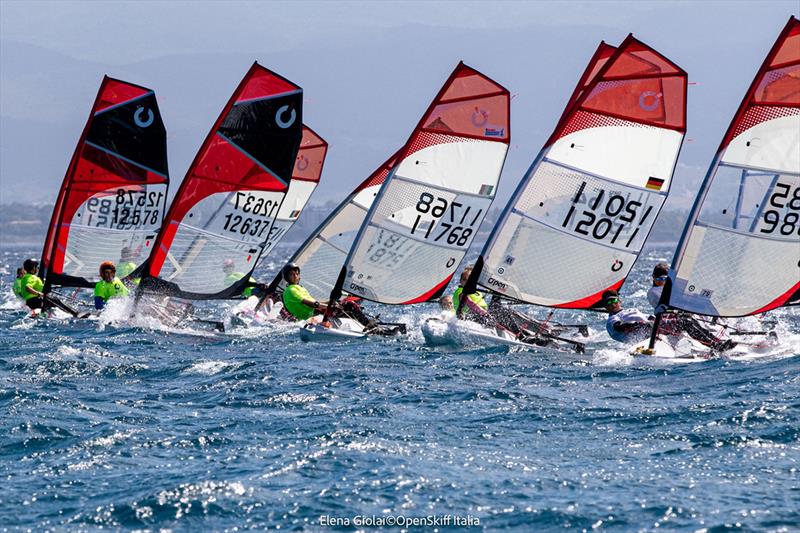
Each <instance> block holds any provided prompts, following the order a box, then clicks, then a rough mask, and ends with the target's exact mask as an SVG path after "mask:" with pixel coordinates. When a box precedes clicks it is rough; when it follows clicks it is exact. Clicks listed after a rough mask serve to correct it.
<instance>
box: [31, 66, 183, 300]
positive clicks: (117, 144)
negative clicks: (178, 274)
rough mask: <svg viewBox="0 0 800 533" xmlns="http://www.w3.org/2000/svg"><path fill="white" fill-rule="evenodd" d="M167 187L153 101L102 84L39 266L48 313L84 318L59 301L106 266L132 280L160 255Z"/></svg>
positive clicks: (137, 91) (136, 90) (139, 91)
mask: <svg viewBox="0 0 800 533" xmlns="http://www.w3.org/2000/svg"><path fill="white" fill-rule="evenodd" d="M168 186H169V173H168V170H167V138H166V131H165V129H164V123H163V122H162V120H161V114H160V113H159V110H158V103H157V102H156V97H155V93H154V92H153V91H152V90H151V89H148V88H146V87H141V86H139V85H134V84H132V83H128V82H125V81H121V80H117V79H114V78H110V77H108V76H106V77H104V78H103V81H102V83H101V84H100V89H99V91H98V93H97V97H96V98H95V101H94V104H93V105H92V110H91V114H90V116H89V120H88V121H87V122H86V126H85V127H84V130H83V133H82V134H81V137H80V140H79V141H78V145H77V147H76V149H75V152H74V154H73V156H72V159H71V161H70V164H69V167H68V168H67V172H66V175H65V176H64V181H63V182H62V184H61V188H60V189H59V192H58V198H57V200H56V203H55V206H54V208H53V214H52V216H51V218H50V224H49V226H48V230H47V236H46V238H45V243H44V248H43V250H42V260H41V275H42V278H43V281H44V292H45V294H48V295H50V297H48V298H46V300H45V304H46V306H47V305H48V304H49V305H50V306H51V307H58V308H60V309H62V310H64V311H66V312H68V313H70V314H72V315H73V316H78V315H79V314H81V315H84V314H82V313H78V312H77V311H76V310H74V309H73V308H72V307H71V306H72V304H71V303H68V302H63V301H61V300H59V299H58V298H55V295H56V294H58V289H59V288H70V287H71V288H93V287H94V285H95V283H96V282H97V281H98V280H99V274H98V268H99V267H100V264H101V263H102V262H104V261H113V262H115V263H117V273H118V275H119V277H120V278H122V279H123V281H124V280H125V278H126V277H129V275H130V274H131V273H132V272H133V270H134V269H135V268H136V267H137V266H138V265H139V264H141V262H143V261H144V259H145V258H146V257H147V256H148V255H149V253H150V250H151V249H152V248H153V247H154V242H155V239H156V234H157V232H158V229H159V228H160V227H161V222H162V219H163V215H164V209H165V206H166V201H167V187H168ZM60 296H61V297H62V299H66V297H65V295H63V294H61V295H60Z"/></svg>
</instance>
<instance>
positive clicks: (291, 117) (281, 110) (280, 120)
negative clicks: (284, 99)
mask: <svg viewBox="0 0 800 533" xmlns="http://www.w3.org/2000/svg"><path fill="white" fill-rule="evenodd" d="M287 111H289V106H288V105H283V106H281V107H279V108H278V111H277V112H276V113H275V123H276V124H277V125H278V127H279V128H281V129H284V130H285V129H286V128H288V127H289V126H291V125H292V124H294V121H295V119H296V118H297V112H296V111H295V110H294V109H292V110H291V113H289V120H283V118H282V117H281V115H283V114H284V113H286V112H287Z"/></svg>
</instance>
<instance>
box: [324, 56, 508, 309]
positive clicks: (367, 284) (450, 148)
mask: <svg viewBox="0 0 800 533" xmlns="http://www.w3.org/2000/svg"><path fill="white" fill-rule="evenodd" d="M509 100H510V98H509V93H508V91H507V90H506V89H505V88H504V87H502V86H500V85H498V84H497V83H495V82H494V81H492V80H491V79H489V78H487V77H486V76H484V75H482V74H481V73H479V72H477V71H475V70H473V69H471V68H469V67H467V66H466V65H464V64H463V63H462V64H459V65H458V67H456V69H455V71H454V72H453V74H452V75H451V76H450V79H448V81H447V82H446V83H445V85H444V87H443V88H442V89H441V91H440V92H439V95H438V96H437V97H436V99H435V100H434V101H433V103H432V104H431V106H430V108H429V109H428V111H427V112H426V113H425V115H424V116H423V118H422V120H421V121H420V123H419V125H418V126H417V128H416V129H415V131H414V133H413V134H412V135H411V138H410V139H409V141H408V142H407V143H406V146H405V147H404V149H403V151H402V152H401V155H400V157H399V159H398V161H397V164H396V165H395V166H394V168H393V170H392V172H391V173H390V174H389V176H388V178H387V179H386V181H385V182H384V184H383V187H382V188H381V191H380V193H379V194H378V197H377V199H376V200H375V202H374V203H373V205H372V208H371V210H370V212H369V214H368V215H367V218H366V220H365V222H364V225H363V226H362V227H361V230H360V231H359V234H358V237H357V239H356V241H355V243H354V244H353V247H352V249H351V250H350V254H349V255H348V258H347V261H346V263H345V267H344V277H343V279H342V280H341V285H340V287H339V288H340V289H341V290H344V291H346V292H348V293H350V294H353V295H355V296H359V297H362V298H366V299H369V300H373V301H377V302H381V303H387V304H410V303H416V302H423V301H427V300H430V299H432V298H436V297H438V295H439V294H441V292H442V291H443V290H444V288H445V287H446V286H447V283H448V282H449V281H450V279H451V278H452V276H453V273H454V272H455V270H456V269H457V268H458V265H459V264H460V263H461V260H462V259H463V257H464V254H465V253H466V251H467V249H468V248H469V246H470V244H471V243H472V240H473V239H474V237H475V235H476V234H477V232H478V228H479V227H480V224H481V221H482V220H483V218H484V216H485V215H486V213H487V211H488V210H489V206H490V205H491V202H492V199H493V198H494V194H495V190H496V188H497V182H498V180H499V177H500V172H501V170H502V168H503V163H504V161H505V157H506V152H507V151H508V143H509V138H510V133H509ZM334 296H337V295H335V294H334Z"/></svg>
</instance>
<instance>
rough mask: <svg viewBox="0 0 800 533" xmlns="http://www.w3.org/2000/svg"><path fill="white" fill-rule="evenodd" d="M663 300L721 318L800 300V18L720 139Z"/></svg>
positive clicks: (776, 47) (790, 25) (770, 57)
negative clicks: (720, 141)
mask: <svg viewBox="0 0 800 533" xmlns="http://www.w3.org/2000/svg"><path fill="white" fill-rule="evenodd" d="M661 302H662V303H663V304H666V305H667V306H668V307H671V308H675V309H682V310H684V311H690V312H692V313H697V314H703V315H710V316H723V317H735V316H745V315H752V314H757V313H763V312H765V311H769V310H770V309H775V308H776V307H781V306H788V305H797V304H799V303H800V22H799V21H798V20H797V19H796V18H794V17H792V18H791V19H790V20H789V22H788V24H787V25H786V27H785V28H784V29H783V31H782V32H781V34H780V36H779V37H778V40H777V41H776V42H775V44H774V46H773V47H772V50H770V52H769V54H768V55H767V57H766V59H765V61H764V63H763V65H762V66H761V68H760V69H759V71H758V73H757V74H756V77H755V79H754V80H753V83H752V84H751V86H750V88H749V90H748V91H747V94H746V95H745V97H744V100H743V101H742V104H741V106H740V107H739V110H738V111H737V112H736V115H735V116H734V119H733V121H732V122H731V124H730V127H729V128H728V131H727V132H726V133H725V136H724V137H723V139H722V143H721V144H720V147H719V150H718V152H717V155H716V157H715V158H714V161H713V162H712V164H711V168H710V169H709V172H708V174H707V176H706V179H705V181H704V182H703V184H702V186H701V189H700V193H699V194H698V197H697V200H696V203H695V206H694V208H693V210H692V213H691V215H690V218H689V221H688V224H687V227H686V230H685V231H684V234H683V236H682V238H681V240H680V242H679V245H678V249H677V251H676V253H675V257H674V259H673V265H672V268H671V270H670V277H669V279H668V280H667V284H666V285H665V288H664V291H663V293H662V298H661Z"/></svg>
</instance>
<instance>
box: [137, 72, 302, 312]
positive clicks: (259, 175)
mask: <svg viewBox="0 0 800 533" xmlns="http://www.w3.org/2000/svg"><path fill="white" fill-rule="evenodd" d="M301 115H302V90H301V89H300V87H298V86H297V85H295V84H294V83H292V82H290V81H288V80H286V79H285V78H283V77H281V76H279V75H278V74H275V73H274V72H271V71H269V70H268V69H266V68H264V67H262V66H260V65H258V64H257V63H255V64H253V66H252V67H251V68H250V70H249V71H248V72H247V74H246V75H245V77H244V78H243V79H242V81H241V83H240V84H239V86H238V87H237V88H236V90H235V91H234V93H233V95H232V96H231V98H230V100H229V101H228V103H227V104H226V106H225V108H224V109H223V111H222V113H221V114H220V116H219V118H218V119H217V121H216V122H215V124H214V126H213V127H212V129H211V131H210V132H209V134H208V136H207V137H206V140H205V141H204V143H203V145H202V146H201V148H200V150H199V151H198V153H197V156H195V159H194V161H193V162H192V165H191V166H190V167H189V170H188V172H187V173H186V177H185V178H184V180H183V182H182V183H181V187H180V189H179V190H178V193H177V195H176V196H175V199H174V200H173V202H172V205H171V206H170V209H169V211H168V213H167V217H166V219H165V221H164V225H163V227H162V230H161V232H160V234H159V237H158V241H157V243H156V246H155V248H154V250H153V253H152V254H151V256H150V258H149V260H148V267H147V275H148V276H149V277H150V278H151V279H150V280H149V281H148V283H150V284H153V283H156V282H154V281H153V280H154V279H155V278H159V280H160V281H159V282H158V283H156V285H157V287H158V288H159V289H160V290H163V291H165V292H168V293H170V294H175V295H180V296H184V297H187V298H228V297H233V296H237V295H238V294H240V293H241V290H242V286H243V285H244V284H245V283H246V282H247V280H248V279H249V274H250V273H252V271H253V269H254V268H255V265H256V263H257V262H258V258H259V257H260V255H261V253H262V251H263V249H264V247H265V245H266V244H267V240H268V239H269V235H270V229H271V228H272V226H273V224H274V222H275V219H276V217H277V215H278V212H279V209H280V206H281V204H282V202H283V199H284V196H285V194H286V192H287V190H288V187H289V182H290V180H291V177H292V174H293V172H294V171H295V169H296V167H297V163H298V161H297V155H298V150H299V147H300V142H301V139H302V116H301ZM146 286H149V285H147V284H146Z"/></svg>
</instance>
